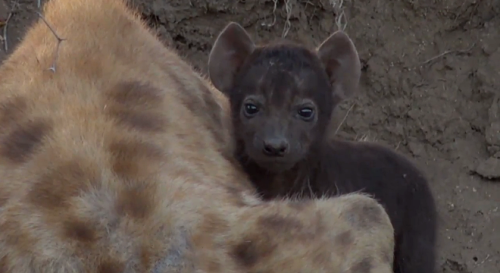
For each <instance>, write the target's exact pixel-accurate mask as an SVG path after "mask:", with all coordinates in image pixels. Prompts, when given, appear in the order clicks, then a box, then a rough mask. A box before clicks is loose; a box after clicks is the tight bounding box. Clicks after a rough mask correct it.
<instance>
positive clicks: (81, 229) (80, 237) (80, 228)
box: [64, 220, 96, 243]
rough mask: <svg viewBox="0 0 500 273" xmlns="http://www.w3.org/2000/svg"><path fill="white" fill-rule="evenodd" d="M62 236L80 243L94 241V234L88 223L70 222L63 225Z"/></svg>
mask: <svg viewBox="0 0 500 273" xmlns="http://www.w3.org/2000/svg"><path fill="white" fill-rule="evenodd" d="M64 234H65V235H66V237H68V238H71V239H73V240H77V241H80V242H82V243H87V242H92V241H94V240H96V234H95V232H94V230H92V228H90V227H89V223H85V222H82V221H80V220H70V221H67V222H65V223H64Z"/></svg>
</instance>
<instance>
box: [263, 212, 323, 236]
mask: <svg viewBox="0 0 500 273" xmlns="http://www.w3.org/2000/svg"><path fill="white" fill-rule="evenodd" d="M317 220H320V219H319V218H317ZM258 224H259V225H260V226H261V227H262V228H264V229H266V230H268V231H269V232H272V233H274V234H283V235H286V236H290V237H293V238H296V239H299V240H311V239H313V238H315V237H316V236H317V235H319V234H321V233H322V232H323V228H324V226H323V224H322V223H321V221H316V223H314V224H313V225H312V226H314V227H315V228H314V229H308V228H305V227H304V225H303V224H302V223H301V222H300V221H299V220H297V219H295V218H294V217H292V216H289V217H283V216H279V215H274V216H263V217H261V218H260V219H259V220H258Z"/></svg>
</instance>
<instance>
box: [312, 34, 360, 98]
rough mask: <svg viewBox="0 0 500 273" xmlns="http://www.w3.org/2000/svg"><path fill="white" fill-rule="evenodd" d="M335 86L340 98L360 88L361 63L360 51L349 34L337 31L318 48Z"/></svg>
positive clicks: (346, 96) (350, 95)
mask: <svg viewBox="0 0 500 273" xmlns="http://www.w3.org/2000/svg"><path fill="white" fill-rule="evenodd" d="M316 52H317V54H318V57H319V59H320V60H321V62H322V63H323V65H324V67H325V70H326V74H327V75H328V77H329V78H330V82H331V83H332V87H333V90H332V91H333V95H334V96H335V97H337V98H338V99H340V100H344V99H347V98H350V97H352V96H353V95H354V94H355V93H356V92H357V89H358V85H359V80H360V77H361V63H360V61H359V56H358V51H357V50H356V47H355V46H354V43H353V42H352V41H351V39H350V38H349V36H347V34H346V33H345V32H343V31H336V32H335V33H333V34H332V35H330V37H328V38H326V39H325V40H324V41H323V42H322V43H321V45H320V46H319V47H318V48H317V50H316Z"/></svg>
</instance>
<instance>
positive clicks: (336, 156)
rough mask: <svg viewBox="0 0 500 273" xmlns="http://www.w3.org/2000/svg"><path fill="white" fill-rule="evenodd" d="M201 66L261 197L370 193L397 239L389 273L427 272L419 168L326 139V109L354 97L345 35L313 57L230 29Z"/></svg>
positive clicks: (430, 217)
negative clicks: (222, 97)
mask: <svg viewBox="0 0 500 273" xmlns="http://www.w3.org/2000/svg"><path fill="white" fill-rule="evenodd" d="M208 67H209V75H210V79H211V81H212V83H213V84H214V86H215V87H216V88H218V89H219V90H220V91H222V92H223V93H225V94H226V95H227V96H228V97H229V99H230V102H231V107H232V115H233V122H234V126H235V137H236V140H237V145H238V149H237V154H236V157H237V158H238V160H239V161H240V162H241V164H242V165H243V167H244V168H245V170H246V172H247V173H248V174H249V176H250V177H251V179H252V182H253V183H254V185H255V186H256V188H257V189H258V190H259V192H260V193H261V194H262V196H263V197H264V198H265V199H272V198H277V197H283V196H302V197H304V198H308V197H317V196H323V195H327V196H332V195H337V194H344V193H349V192H354V191H364V192H366V193H370V194H372V195H373V196H374V197H375V198H377V199H378V200H379V201H380V202H381V203H382V204H383V205H384V207H385V208H386V210H387V212H388V214H389V216H390V218H391V221H392V224H393V226H394V229H395V232H396V234H395V236H396V249H395V259H394V272H397V273H423V272H426V273H432V272H434V270H435V269H434V267H435V266H434V264H435V250H434V249H435V240H436V209H435V204H434V199H433V196H432V193H431V191H430V189H429V186H428V182H427V180H426V178H425V177H424V175H423V174H422V173H421V172H420V170H418V169H417V168H416V167H415V166H414V164H413V163H412V162H411V161H410V160H409V159H407V158H406V157H405V156H403V155H402V154H399V153H396V152H395V151H393V150H391V149H388V148H385V147H382V146H380V145H376V144H369V143H355V142H346V141H339V140H328V139H327V136H328V132H327V130H329V129H330V128H328V125H329V123H330V119H331V115H332V111H333V109H334V108H335V107H336V106H337V104H338V103H339V102H341V101H342V100H344V99H346V98H349V97H351V96H352V95H354V93H355V91H356V90H357V87H358V84H359V78H360V74H361V68H360V62H359V57H358V53H357V50H356V48H355V46H354V44H353V43H352V41H351V39H350V38H349V37H348V36H347V34H345V33H344V32H341V31H338V32H335V33H333V34H332V35H331V36H330V37H328V38H327V39H326V40H325V41H324V42H323V43H321V45H320V46H319V47H318V48H317V49H314V50H312V49H308V48H306V47H304V46H301V45H297V44H294V43H291V42H287V41H276V42H273V43H271V44H268V45H265V46H257V45H255V44H254V42H253V41H252V39H251V38H250V36H249V35H248V33H247V32H246V31H245V30H244V29H243V28H242V27H241V26H240V25H238V24H237V23H229V24H228V25H227V26H226V28H225V29H224V30H223V31H222V32H221V33H220V34H219V37H218V38H217V40H216V42H215V44H214V46H213V48H212V51H211V53H210V58H209V64H208Z"/></svg>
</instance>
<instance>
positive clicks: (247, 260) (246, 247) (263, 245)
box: [231, 233, 277, 269]
mask: <svg viewBox="0 0 500 273" xmlns="http://www.w3.org/2000/svg"><path fill="white" fill-rule="evenodd" d="M267 236H269V235H266V234H265V233H260V234H255V235H254V236H251V237H245V238H243V240H241V242H240V243H238V244H237V245H235V246H234V247H233V248H232V250H231V256H232V257H233V258H234V259H235V260H236V262H237V264H238V265H240V266H242V267H244V268H246V269H248V268H251V267H253V266H255V265H256V264H258V263H259V262H260V261H261V260H263V259H265V258H266V257H270V256H271V255H272V254H273V252H274V251H275V250H276V248H277V246H276V245H275V244H273V243H272V240H269V239H266V237H267Z"/></svg>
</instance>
